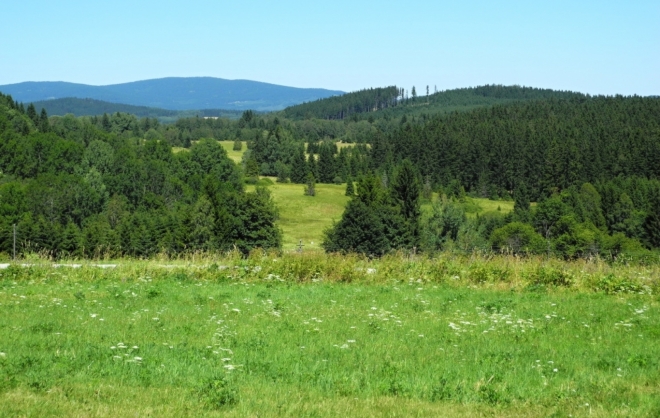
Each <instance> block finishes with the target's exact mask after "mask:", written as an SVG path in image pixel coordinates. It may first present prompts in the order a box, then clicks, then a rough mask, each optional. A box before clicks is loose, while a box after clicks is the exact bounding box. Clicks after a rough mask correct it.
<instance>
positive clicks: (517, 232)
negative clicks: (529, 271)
mask: <svg viewBox="0 0 660 418" xmlns="http://www.w3.org/2000/svg"><path fill="white" fill-rule="evenodd" d="M490 241H491V244H492V245H493V247H494V248H496V249H499V250H501V251H506V250H509V251H511V252H513V253H515V254H519V253H528V254H540V253H542V252H544V251H545V249H546V243H545V240H544V239H543V237H541V235H539V234H537V233H536V231H534V228H532V226H531V225H528V224H524V223H522V222H511V223H510V224H507V225H505V226H503V227H501V228H498V229H496V230H494V231H493V234H492V235H491V238H490Z"/></svg>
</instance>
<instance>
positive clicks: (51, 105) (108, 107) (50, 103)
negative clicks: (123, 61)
mask: <svg viewBox="0 0 660 418" xmlns="http://www.w3.org/2000/svg"><path fill="white" fill-rule="evenodd" d="M32 104H33V105H34V107H35V108H37V109H41V108H44V109H46V112H48V114H49V115H51V116H53V115H59V116H64V115H67V114H72V115H74V116H102V115H103V114H104V113H107V114H112V113H117V112H120V113H130V114H131V115H135V116H137V117H138V118H144V117H149V118H157V119H158V120H159V121H161V122H176V120H177V119H180V118H187V117H195V116H200V117H225V118H229V119H238V118H239V117H241V114H242V113H243V112H242V111H238V110H220V109H200V110H168V109H160V108H155V107H146V106H132V105H126V104H121V103H110V102H104V101H102V100H95V99H79V98H75V97H66V98H62V99H52V100H44V101H38V102H33V103H32Z"/></svg>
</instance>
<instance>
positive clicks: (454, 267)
mask: <svg viewBox="0 0 660 418" xmlns="http://www.w3.org/2000/svg"><path fill="white" fill-rule="evenodd" d="M116 263H117V266H116V267H115V268H106V269H103V268H99V267H96V266H94V264H93V263H92V262H88V261H86V262H81V263H80V264H81V266H80V267H65V266H61V267H58V268H54V267H53V266H52V264H51V262H49V261H48V260H41V259H39V258H36V257H35V258H33V259H31V260H30V262H29V263H27V264H30V265H29V266H12V267H10V268H8V269H5V270H0V411H1V413H0V415H2V416H116V415H118V414H131V415H135V414H137V415H140V416H142V415H152V416H257V415H258V416H338V415H341V416H475V415H476V416H478V415H488V416H550V415H554V416H569V415H572V416H602V417H604V416H657V414H658V413H660V402H658V399H660V362H659V360H658V359H659V358H660V344H658V340H659V339H660V315H658V313H659V312H658V308H659V305H660V303H659V302H660V299H659V298H658V296H657V295H658V293H657V292H658V290H660V289H658V281H659V279H658V278H659V277H660V276H659V274H658V273H659V271H658V267H657V266H628V265H625V264H614V265H612V264H607V263H603V262H598V261H596V262H586V261H576V262H561V261H557V260H551V261H547V260H544V259H541V258H538V259H520V258H516V257H513V256H497V257H482V256H477V255H474V256H464V255H452V254H444V255H442V256H440V257H438V258H428V257H421V256H415V255H404V254H399V255H390V256H387V257H384V258H382V259H379V260H370V259H368V258H363V257H359V256H338V255H326V254H322V253H302V254H296V253H283V254H282V253H263V252H259V251H255V252H254V253H252V254H251V255H250V256H249V257H248V258H243V257H241V255H240V254H238V253H230V254H223V255H219V254H189V255H187V256H185V257H181V258H177V259H170V258H167V257H160V258H159V259H154V260H128V259H125V260H117V261H116ZM64 264H66V263H64Z"/></svg>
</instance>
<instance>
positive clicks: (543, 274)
mask: <svg viewBox="0 0 660 418" xmlns="http://www.w3.org/2000/svg"><path fill="white" fill-rule="evenodd" d="M529 279H530V281H531V282H532V284H534V285H542V286H557V287H558V286H563V287H570V286H571V285H572V284H573V276H571V274H570V273H568V272H566V271H562V270H557V269H553V268H549V267H539V268H538V269H537V270H536V271H535V272H534V273H533V274H532V275H531V277H529Z"/></svg>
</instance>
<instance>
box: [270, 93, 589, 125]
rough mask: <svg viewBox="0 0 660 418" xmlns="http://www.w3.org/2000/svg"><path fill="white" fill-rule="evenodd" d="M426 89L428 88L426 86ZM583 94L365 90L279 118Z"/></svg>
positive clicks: (384, 113)
mask: <svg viewBox="0 0 660 418" xmlns="http://www.w3.org/2000/svg"><path fill="white" fill-rule="evenodd" d="M427 89H428V86H427ZM585 97H587V96H585V95H584V94H581V93H574V92H570V91H557V90H550V89H539V88H533V87H521V86H501V85H486V86H480V87H470V88H462V89H453V90H446V91H441V92H435V93H430V91H429V92H428V94H426V93H425V92H422V93H421V94H418V93H417V91H416V90H415V87H413V88H412V93H410V94H408V92H407V91H405V90H404V89H402V88H399V87H396V86H391V87H386V88H376V89H365V90H360V91H357V92H353V93H347V94H344V95H341V96H334V97H330V98H327V99H319V100H317V101H315V102H310V103H303V104H300V105H297V106H291V107H288V108H286V109H284V111H282V114H283V115H284V117H286V118H290V119H303V118H307V119H310V118H317V119H346V118H351V117H352V118H353V119H355V120H358V119H368V118H371V119H374V118H387V119H389V118H400V117H402V116H403V115H407V116H408V117H410V116H413V115H419V114H427V115H434V114H439V113H450V112H453V111H464V110H470V109H473V108H476V107H484V106H493V105H496V104H507V103H513V102H520V101H528V100H541V99H571V98H585Z"/></svg>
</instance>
